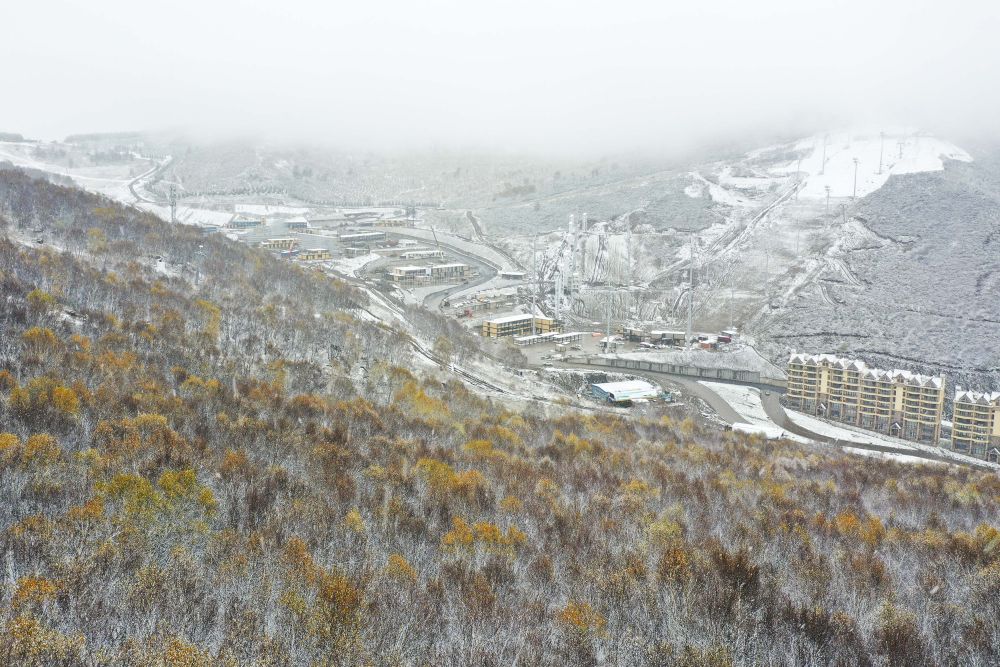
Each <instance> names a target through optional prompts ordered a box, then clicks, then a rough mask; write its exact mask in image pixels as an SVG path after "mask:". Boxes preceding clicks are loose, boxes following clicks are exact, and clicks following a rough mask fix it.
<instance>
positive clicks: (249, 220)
mask: <svg viewBox="0 0 1000 667" xmlns="http://www.w3.org/2000/svg"><path fill="white" fill-rule="evenodd" d="M263 224H264V220H263V219H262V218H254V217H251V216H249V215H245V214H243V213H237V214H235V215H233V217H232V218H231V219H230V220H229V222H228V223H227V225H226V226H227V227H229V228H230V229H250V228H251V227H260V226H261V225H263Z"/></svg>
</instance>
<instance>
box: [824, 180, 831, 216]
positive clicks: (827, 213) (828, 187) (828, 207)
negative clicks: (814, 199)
mask: <svg viewBox="0 0 1000 667" xmlns="http://www.w3.org/2000/svg"><path fill="white" fill-rule="evenodd" d="M823 187H824V188H825V189H826V212H825V213H824V215H830V186H829V185H824V186H823Z"/></svg>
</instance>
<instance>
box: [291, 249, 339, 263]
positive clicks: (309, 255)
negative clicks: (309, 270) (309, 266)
mask: <svg viewBox="0 0 1000 667" xmlns="http://www.w3.org/2000/svg"><path fill="white" fill-rule="evenodd" d="M296 259H301V260H303V261H314V260H321V259H333V255H332V254H330V251H329V250H327V249H326V248H307V249H305V250H303V251H302V252H300V253H299V254H298V255H296Z"/></svg>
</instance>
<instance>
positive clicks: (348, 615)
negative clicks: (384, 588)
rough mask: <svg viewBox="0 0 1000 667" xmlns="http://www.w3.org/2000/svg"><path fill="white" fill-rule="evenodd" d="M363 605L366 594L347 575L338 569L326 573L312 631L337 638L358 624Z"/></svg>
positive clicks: (321, 637)
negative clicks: (337, 570)
mask: <svg viewBox="0 0 1000 667" xmlns="http://www.w3.org/2000/svg"><path fill="white" fill-rule="evenodd" d="M363 605H364V596H363V595H362V593H361V591H360V590H359V589H358V588H357V587H356V586H355V585H354V584H353V583H352V582H351V580H350V579H348V578H347V577H346V576H345V575H343V574H341V573H339V572H333V573H329V574H324V575H323V577H322V579H321V581H320V585H319V592H318V594H317V596H316V609H315V611H314V614H313V617H312V619H311V623H310V630H311V632H312V633H313V634H314V635H316V636H317V637H319V638H320V639H323V640H326V641H331V640H332V641H336V640H338V639H339V638H340V636H341V635H342V634H343V633H344V632H345V631H346V630H348V629H350V628H353V627H354V626H356V625H357V624H358V621H359V620H360V618H361V609H362V606H363Z"/></svg>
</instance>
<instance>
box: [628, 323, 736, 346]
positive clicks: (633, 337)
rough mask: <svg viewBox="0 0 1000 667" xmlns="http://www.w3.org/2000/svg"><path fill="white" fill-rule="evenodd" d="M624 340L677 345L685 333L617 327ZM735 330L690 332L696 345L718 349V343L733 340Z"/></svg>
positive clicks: (682, 340)
mask: <svg viewBox="0 0 1000 667" xmlns="http://www.w3.org/2000/svg"><path fill="white" fill-rule="evenodd" d="M616 333H617V334H619V335H620V336H622V338H624V339H625V340H627V341H629V342H632V343H650V344H652V345H679V346H683V345H685V343H686V339H687V334H686V333H685V332H683V331H666V330H660V329H652V330H647V329H643V328H639V327H627V326H622V327H619V328H618V330H617V331H616ZM734 338H736V332H735V331H721V332H719V333H717V334H710V333H699V334H692V341H693V340H695V339H696V340H697V341H698V346H699V347H701V348H703V349H706V350H715V349H718V347H719V345H721V344H725V343H731V342H733V339H734Z"/></svg>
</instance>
